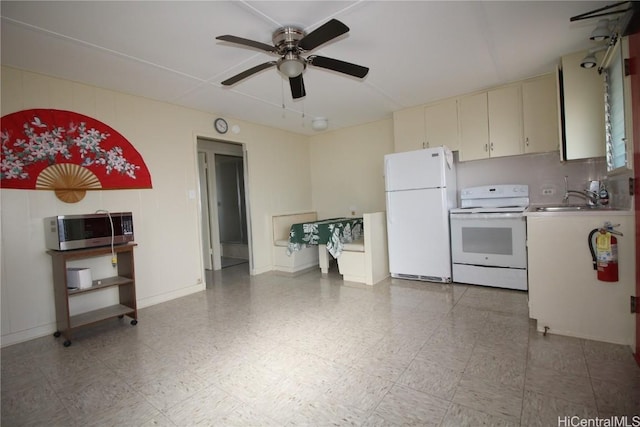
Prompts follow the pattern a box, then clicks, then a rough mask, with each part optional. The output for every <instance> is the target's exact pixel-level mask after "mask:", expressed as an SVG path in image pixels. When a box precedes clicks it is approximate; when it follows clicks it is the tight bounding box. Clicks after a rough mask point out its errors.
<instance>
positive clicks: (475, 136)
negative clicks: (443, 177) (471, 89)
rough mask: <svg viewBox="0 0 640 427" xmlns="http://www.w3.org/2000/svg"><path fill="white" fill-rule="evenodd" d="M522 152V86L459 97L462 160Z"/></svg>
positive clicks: (506, 87)
mask: <svg viewBox="0 0 640 427" xmlns="http://www.w3.org/2000/svg"><path fill="white" fill-rule="evenodd" d="M522 153H523V148H522V98H521V93H520V86H518V85H512V86H505V87H502V88H498V89H494V90H490V91H488V92H482V93H478V94H476V95H471V96H466V97H463V98H460V160H462V161H464V160H476V159H486V158H489V157H500V156H512V155H516V154H522Z"/></svg>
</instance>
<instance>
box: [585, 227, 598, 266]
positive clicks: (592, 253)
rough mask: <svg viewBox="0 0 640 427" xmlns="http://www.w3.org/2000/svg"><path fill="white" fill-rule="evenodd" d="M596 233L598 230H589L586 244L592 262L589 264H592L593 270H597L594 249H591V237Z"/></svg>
mask: <svg viewBox="0 0 640 427" xmlns="http://www.w3.org/2000/svg"><path fill="white" fill-rule="evenodd" d="M598 231H600V229H599V228H594V229H593V230H591V232H590V233H589V237H588V240H587V244H588V245H589V252H591V260H592V261H591V262H592V264H593V269H594V270H597V269H598V260H597V258H596V251H595V249H593V235H594V234H596V233H597V232H598Z"/></svg>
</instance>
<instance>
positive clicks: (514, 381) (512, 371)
mask: <svg viewBox="0 0 640 427" xmlns="http://www.w3.org/2000/svg"><path fill="white" fill-rule="evenodd" d="M525 370H526V360H525V358H524V357H520V358H518V357H514V356H513V354H512V353H506V352H504V351H502V349H500V348H495V347H485V346H484V345H481V344H478V345H476V346H475V347H474V349H473V353H472V355H471V358H470V359H469V363H467V366H466V368H465V377H474V378H481V379H483V380H485V381H488V382H492V383H494V384H502V385H505V386H508V387H511V388H514V389H518V390H522V388H523V387H524V380H525Z"/></svg>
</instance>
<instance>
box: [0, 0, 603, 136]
mask: <svg viewBox="0 0 640 427" xmlns="http://www.w3.org/2000/svg"><path fill="white" fill-rule="evenodd" d="M610 3H611V2H601V1H407V2H402V1H195V2H186V1H177V2H158V1H141V2H135V1H122V2H119V1H118V2H116V1H85V2H72V1H66V2H59V1H44V2H32V1H17V2H12V1H4V0H3V1H2V2H0V8H1V14H2V21H1V26H2V28H1V29H2V33H1V35H2V39H1V42H2V46H1V47H2V51H1V54H2V65H7V66H13V67H17V68H21V69H26V70H31V71H35V72H39V73H44V74H47V75H51V76H57V77H62V78H65V79H70V80H74V81H78V82H83V83H87V84H91V85H95V86H98V87H102V88H107V89H112V90H116V91H120V92H126V93H131V94H135V95H139V96H143V97H147V98H152V99H157V100H160V101H166V102H170V103H173V104H179V105H183V106H186V107H189V108H195V109H198V110H203V111H208V112H211V113H214V114H216V115H220V116H224V117H228V118H238V119H242V120H247V121H250V122H254V123H260V124H264V125H268V126H272V127H276V128H281V129H285V130H289V131H292V132H297V133H301V134H313V133H314V131H313V130H312V129H311V125H310V123H311V119H312V118H313V117H317V116H323V117H327V118H328V119H329V129H338V128H342V127H347V126H353V125H357V124H362V123H367V122H371V121H375V120H379V119H382V118H385V117H390V116H391V113H392V112H393V111H396V110H400V109H403V108H407V107H410V106H414V105H419V104H424V103H427V102H430V101H433V100H437V99H441V98H446V97H449V96H454V95H459V94H463V93H466V92H471V91H474V90H479V89H483V88H487V87H491V86H496V85H499V84H503V83H506V82H510V81H516V80H521V79H524V78H527V77H532V76H535V75H538V74H542V73H547V72H551V71H553V70H554V69H555V65H556V64H557V62H558V59H559V57H560V56H561V55H563V54H567V53H572V52H575V51H578V50H583V49H588V48H590V47H592V46H593V43H594V42H591V41H590V40H589V39H588V36H589V34H590V33H591V31H592V30H593V28H595V25H596V22H597V20H596V19H589V20H581V21H577V22H570V21H569V18H570V17H572V16H575V15H579V14H582V13H585V12H589V11H592V10H594V9H596V8H599V7H601V6H603V5H606V4H610ZM331 18H336V19H338V20H340V21H342V22H344V23H345V24H346V25H347V26H348V27H349V28H350V32H349V33H347V34H346V35H344V36H341V37H340V38H338V39H335V40H333V41H331V42H329V43H327V44H325V45H322V46H320V47H319V48H317V49H315V50H314V51H312V52H311V53H313V54H318V55H323V56H328V57H332V58H336V59H340V60H344V61H348V62H352V63H356V64H359V65H364V66H367V67H369V68H370V71H369V74H368V76H367V77H366V78H365V79H363V80H359V79H356V78H352V77H348V76H344V75H341V74H337V73H334V72H331V71H327V70H324V69H321V68H315V67H313V66H310V67H308V68H307V70H306V71H305V74H304V80H305V86H306V92H307V96H306V97H305V98H302V99H300V100H296V101H293V100H292V98H291V92H290V88H289V83H288V81H287V80H285V79H284V78H283V77H282V76H281V75H280V74H279V73H278V71H277V70H276V69H275V68H271V69H268V70H265V71H263V72H261V73H258V74H255V75H253V76H252V77H250V78H248V79H246V80H243V81H241V82H240V83H238V84H236V85H234V86H231V87H225V86H222V85H221V84H220V82H221V81H223V80H225V79H227V78H229V77H231V76H233V75H235V74H237V73H239V72H241V71H243V70H245V69H247V68H250V67H252V66H255V65H257V64H260V63H263V62H266V61H270V60H274V57H272V56H270V55H268V54H267V53H265V52H261V51H257V50H252V49H249V48H243V47H237V46H234V45H232V44H229V43H224V42H220V41H218V40H216V39H215V37H216V36H219V35H223V34H231V35H235V36H239V37H243V38H248V39H252V40H256V41H260V42H263V43H267V44H272V43H271V34H272V32H273V31H274V30H275V29H277V28H278V27H280V26H283V25H296V26H300V27H302V28H304V29H305V30H306V31H308V32H310V31H312V30H313V29H315V28H316V27H318V26H319V25H321V24H323V23H325V22H326V21H328V20H329V19H331ZM283 105H284V108H283Z"/></svg>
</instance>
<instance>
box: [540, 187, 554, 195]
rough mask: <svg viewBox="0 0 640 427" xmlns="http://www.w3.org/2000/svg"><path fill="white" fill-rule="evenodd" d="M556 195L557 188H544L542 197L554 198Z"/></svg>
mask: <svg viewBox="0 0 640 427" xmlns="http://www.w3.org/2000/svg"><path fill="white" fill-rule="evenodd" d="M554 194H556V189H555V188H543V189H542V195H543V196H553V195H554Z"/></svg>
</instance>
